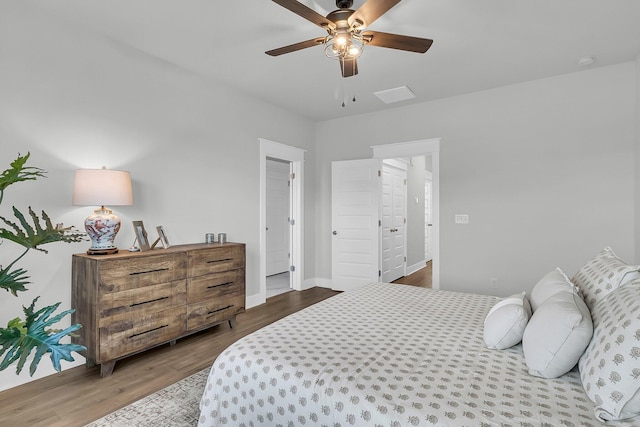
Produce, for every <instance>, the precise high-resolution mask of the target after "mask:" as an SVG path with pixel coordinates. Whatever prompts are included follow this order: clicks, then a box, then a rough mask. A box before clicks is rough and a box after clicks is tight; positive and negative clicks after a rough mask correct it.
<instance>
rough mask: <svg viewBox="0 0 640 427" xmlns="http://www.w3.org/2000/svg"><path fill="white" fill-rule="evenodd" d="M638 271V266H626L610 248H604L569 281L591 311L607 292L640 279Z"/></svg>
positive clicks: (639, 268)
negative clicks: (579, 291)
mask: <svg viewBox="0 0 640 427" xmlns="http://www.w3.org/2000/svg"><path fill="white" fill-rule="evenodd" d="M638 270H640V265H629V264H627V263H626V262H625V261H624V260H623V259H621V258H619V257H618V256H616V254H615V253H613V250H612V249H611V248H610V247H606V248H604V249H603V250H602V251H600V253H599V254H598V255H596V256H595V258H593V259H592V260H590V261H589V262H587V263H586V264H585V265H584V266H582V268H580V270H578V272H577V273H576V274H575V275H574V276H573V277H572V278H571V281H572V282H573V283H574V284H575V285H576V286H578V287H579V288H580V290H581V291H582V295H583V296H584V301H585V302H586V303H587V307H589V310H591V309H592V308H593V306H594V305H596V303H597V302H598V300H600V299H602V298H604V296H605V295H607V294H608V293H609V292H611V291H613V290H614V289H617V288H619V287H620V286H622V285H624V284H625V283H627V282H629V281H631V280H634V279H637V278H638V277H640V273H639V272H638Z"/></svg>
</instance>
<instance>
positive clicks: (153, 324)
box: [71, 243, 245, 377]
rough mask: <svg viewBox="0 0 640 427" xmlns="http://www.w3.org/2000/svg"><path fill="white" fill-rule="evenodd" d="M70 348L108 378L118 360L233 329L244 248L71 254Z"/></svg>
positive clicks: (239, 308) (241, 303) (241, 297)
mask: <svg viewBox="0 0 640 427" xmlns="http://www.w3.org/2000/svg"><path fill="white" fill-rule="evenodd" d="M72 262H73V273H72V289H71V292H72V295H71V305H72V308H74V309H75V310H76V311H75V312H74V313H73V314H72V323H80V324H82V328H81V329H80V330H79V331H78V332H77V334H78V336H77V337H75V338H73V339H72V341H73V342H74V343H77V344H82V345H84V346H85V347H87V350H86V352H85V357H86V359H87V366H89V367H91V366H95V365H96V364H100V365H101V366H100V376H102V377H105V376H109V375H111V373H112V372H113V368H114V366H115V363H116V361H117V360H118V359H122V358H123V357H127V356H130V355H132V354H135V353H138V352H141V351H144V350H147V349H149V348H151V347H154V346H157V345H160V344H165V343H171V344H175V341H176V340H177V339H178V338H181V337H184V336H186V335H189V334H191V333H193V332H196V331H200V330H202V329H205V328H209V327H211V326H214V325H217V324H220V323H223V322H227V321H228V322H229V326H231V327H233V326H234V322H235V317H236V315H237V314H238V313H242V312H243V311H244V307H245V245H244V243H224V244H218V243H212V244H204V243H203V244H192V245H179V246H171V247H170V248H167V249H156V250H150V251H145V252H128V251H120V253H117V254H114V255H87V254H75V255H73V261H72Z"/></svg>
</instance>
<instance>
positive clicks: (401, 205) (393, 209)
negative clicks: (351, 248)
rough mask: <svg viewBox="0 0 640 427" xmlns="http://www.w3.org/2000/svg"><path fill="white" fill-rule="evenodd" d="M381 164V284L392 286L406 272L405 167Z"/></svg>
mask: <svg viewBox="0 0 640 427" xmlns="http://www.w3.org/2000/svg"><path fill="white" fill-rule="evenodd" d="M395 163H397V162H394V163H393V164H390V163H389V162H388V161H384V162H383V164H382V245H381V272H382V275H381V280H382V281H383V282H392V281H394V280H396V279H399V278H400V277H402V276H404V275H405V272H406V262H405V259H406V233H405V229H406V217H407V215H406V211H407V202H406V200H407V170H406V165H404V168H403V167H402V165H397V164H395Z"/></svg>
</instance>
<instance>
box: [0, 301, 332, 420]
mask: <svg viewBox="0 0 640 427" xmlns="http://www.w3.org/2000/svg"><path fill="white" fill-rule="evenodd" d="M335 294H337V292H335V291H332V290H330V289H325V288H312V289H308V290H306V291H302V292H287V293H284V294H281V295H277V296H275V297H272V298H269V299H267V303H266V304H263V305H261V306H258V307H255V308H252V309H250V310H247V311H246V312H245V313H242V314H240V315H239V316H238V318H237V322H236V327H235V328H233V329H230V328H229V326H228V324H227V323H224V324H222V325H219V326H216V327H214V328H212V329H210V330H208V331H204V332H201V333H198V334H195V335H192V336H190V337H187V338H183V339H181V340H179V341H178V342H177V344H176V345H174V346H169V345H164V346H161V347H158V348H155V349H152V350H149V351H147V352H144V353H141V354H138V355H135V356H132V357H129V358H126V359H123V360H121V361H118V362H117V363H116V367H115V370H114V372H113V375H111V376H110V377H107V378H100V374H99V367H94V368H91V369H87V368H85V367H84V366H80V367H76V368H72V369H68V370H66V371H63V372H61V373H59V374H56V375H51V376H49V377H46V378H42V379H40V380H36V381H32V382H30V383H28V384H24V385H21V386H19V387H15V388H12V389H10V390H6V391H4V392H0V426H12V427H22V426H25V427H26V426H29V427H39V426H47V427H55V426H60V427H62V426H64V427H71V426H84V425H85V424H87V423H90V422H91V421H95V420H96V419H98V418H101V417H103V416H104V415H107V414H109V413H111V412H113V411H115V410H116V409H119V408H121V407H123V406H126V405H128V404H130V403H132V402H135V401H136V400H138V399H141V398H143V397H145V396H147V395H149V394H151V393H153V392H155V391H158V390H160V389H162V388H164V387H166V386H168V385H170V384H173V383H174V382H176V381H179V380H181V379H183V378H186V377H188V376H189V375H192V374H194V373H196V372H198V371H200V370H202V369H204V368H206V367H208V366H210V365H211V363H212V362H213V360H214V359H215V358H216V357H217V356H218V355H219V354H220V353H221V352H222V351H223V350H224V349H225V348H227V347H228V346H229V345H230V344H231V343H233V342H235V341H236V340H238V339H239V338H241V337H243V336H245V335H247V334H249V333H251V332H253V331H255V330H257V329H259V328H261V327H263V326H265V325H267V324H269V323H272V322H274V321H276V320H278V319H280V318H283V317H285V316H287V315H289V314H291V313H293V312H296V311H298V310H301V309H303V308H305V307H307V306H310V305H312V304H315V303H316V302H319V301H322V300H324V299H326V298H329V297H331V296H333V295H335ZM47 360H48V359H47ZM43 363H46V361H43Z"/></svg>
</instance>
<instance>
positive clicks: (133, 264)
mask: <svg viewBox="0 0 640 427" xmlns="http://www.w3.org/2000/svg"><path fill="white" fill-rule="evenodd" d="M186 264H187V259H186V255H185V254H160V255H150V256H140V257H133V258H124V259H117V258H116V259H110V260H105V261H103V262H101V263H100V283H99V286H100V291H101V292H119V291H124V290H127V289H135V288H140V287H144V286H148V285H153V284H157V283H165V282H172V281H174V280H180V279H184V278H186V277H187V274H186Z"/></svg>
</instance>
